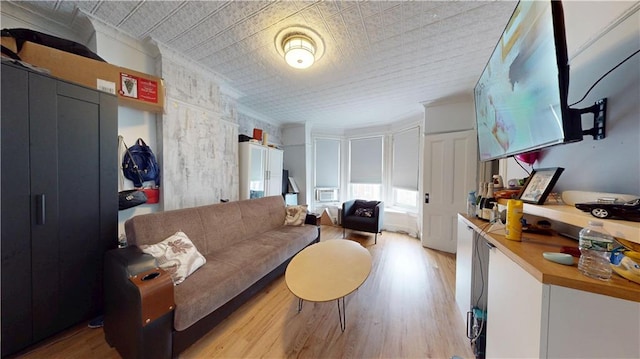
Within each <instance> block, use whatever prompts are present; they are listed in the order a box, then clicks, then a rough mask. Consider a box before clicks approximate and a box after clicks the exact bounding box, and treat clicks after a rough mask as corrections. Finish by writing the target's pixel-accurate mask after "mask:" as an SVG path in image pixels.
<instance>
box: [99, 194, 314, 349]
mask: <svg viewBox="0 0 640 359" xmlns="http://www.w3.org/2000/svg"><path fill="white" fill-rule="evenodd" d="M311 217H313V216H309V218H310V219H309V222H307V223H314V224H315V217H313V218H311ZM284 219H285V203H284V200H283V198H282V197H281V196H273V197H265V198H259V199H252V200H243V201H237V202H228V203H220V204H214V205H208V206H201V207H195V208H187V209H180V210H173V211H165V212H158V213H152V214H146V215H140V216H136V217H133V218H131V219H129V220H127V221H126V222H125V231H126V235H127V241H128V243H129V246H128V247H126V248H123V249H117V250H112V251H109V252H108V253H107V255H106V257H105V276H104V278H105V279H104V280H105V316H104V331H105V339H106V340H107V342H108V343H109V344H110V345H112V346H114V347H115V348H116V349H117V350H118V352H119V353H120V355H122V356H123V357H124V358H147V357H148V358H151V357H153V358H161V357H164V358H166V357H172V356H173V357H176V356H177V355H178V354H179V353H180V352H181V351H183V350H184V349H186V348H187V347H188V346H189V345H191V344H192V343H193V342H195V341H196V340H197V339H199V338H200V337H201V336H202V335H204V334H206V333H207V332H208V331H209V330H211V328H212V327H213V326H215V325H216V324H218V323H219V322H220V321H222V320H223V319H224V318H225V317H227V316H228V315H229V314H231V313H232V312H233V311H234V310H235V309H236V308H238V307H239V306H240V305H241V304H242V303H244V302H245V301H246V300H248V299H249V298H250V297H251V296H252V295H254V294H255V293H257V292H258V291H260V290H261V289H262V288H264V287H265V286H266V285H268V284H269V283H270V282H271V281H272V280H274V279H275V278H277V277H279V276H280V275H282V274H283V273H284V270H285V269H286V265H287V264H288V263H289V261H290V260H291V258H292V257H293V256H294V255H295V254H297V253H298V252H299V251H301V250H302V249H304V248H305V247H306V246H308V245H310V244H312V243H315V242H318V241H319V240H320V229H319V227H318V226H316V225H310V224H305V225H303V226H285V225H283V223H284ZM177 231H182V232H184V233H185V234H187V236H188V237H189V239H191V241H192V242H193V244H194V245H195V246H196V248H197V249H198V251H199V252H200V253H201V254H202V255H203V256H204V257H205V258H206V260H207V262H206V264H205V265H203V266H202V267H200V268H199V269H198V270H196V271H195V272H194V273H193V274H191V275H190V276H189V277H187V278H186V279H185V281H184V282H182V283H181V284H179V285H177V286H175V287H173V300H174V302H175V310H172V311H168V312H167V313H165V314H163V315H161V316H160V317H159V318H157V319H155V320H153V321H150V322H148V323H144V318H142V320H141V316H144V315H145V314H143V312H144V311H145V310H146V309H145V306H146V305H148V304H146V303H152V302H153V301H154V300H156V301H161V298H157V299H153V298H151V299H149V298H145V297H144V296H146V295H148V294H147V292H149V290H146V289H145V290H143V289H142V288H136V287H135V285H132V281H131V280H130V279H131V278H132V277H136V276H137V275H138V274H140V273H143V272H144V271H148V270H149V269H151V270H154V268H155V262H154V260H153V257H150V256H149V255H147V254H144V253H142V252H141V250H140V249H139V248H138V246H139V245H143V244H155V243H157V242H160V241H162V240H164V239H165V238H167V237H169V236H171V235H172V234H174V233H175V232H177ZM151 283H152V282H151ZM157 283H159V282H157ZM171 286H173V284H171ZM169 289H171V288H169ZM147 311H148V309H147Z"/></svg>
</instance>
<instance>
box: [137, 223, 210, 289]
mask: <svg viewBox="0 0 640 359" xmlns="http://www.w3.org/2000/svg"><path fill="white" fill-rule="evenodd" d="M140 249H141V250H142V251H143V252H144V253H147V254H151V255H152V256H153V257H154V258H155V259H156V260H157V261H158V266H160V268H162V269H164V270H166V271H167V272H168V273H169V275H171V279H172V280H173V284H174V285H178V284H180V283H182V282H183V281H184V280H185V279H186V278H187V277H188V276H189V275H191V274H192V273H193V272H195V271H196V270H197V269H198V268H200V267H201V266H202V265H203V264H205V263H206V259H205V258H204V257H203V256H202V254H200V252H198V249H197V248H196V246H194V245H193V243H192V242H191V240H189V237H187V235H186V234H184V233H183V232H176V233H175V234H174V235H172V236H170V237H169V238H167V239H165V240H163V241H162V242H160V243H156V244H153V245H142V246H140Z"/></svg>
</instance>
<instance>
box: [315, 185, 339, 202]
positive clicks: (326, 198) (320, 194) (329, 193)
mask: <svg viewBox="0 0 640 359" xmlns="http://www.w3.org/2000/svg"><path fill="white" fill-rule="evenodd" d="M316 201H318V202H336V201H338V189H337V188H316Z"/></svg>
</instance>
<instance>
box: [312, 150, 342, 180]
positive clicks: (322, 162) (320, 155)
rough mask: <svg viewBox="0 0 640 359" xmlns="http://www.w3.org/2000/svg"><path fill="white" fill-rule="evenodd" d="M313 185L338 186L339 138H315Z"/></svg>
mask: <svg viewBox="0 0 640 359" xmlns="http://www.w3.org/2000/svg"><path fill="white" fill-rule="evenodd" d="M315 160H316V165H315V171H316V172H315V179H316V182H315V186H316V187H323V188H324V187H328V188H338V187H340V140H335V139H316V140H315Z"/></svg>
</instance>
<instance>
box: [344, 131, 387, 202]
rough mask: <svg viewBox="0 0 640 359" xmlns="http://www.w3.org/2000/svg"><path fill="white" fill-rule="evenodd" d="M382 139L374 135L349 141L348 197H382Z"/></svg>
mask: <svg viewBox="0 0 640 359" xmlns="http://www.w3.org/2000/svg"><path fill="white" fill-rule="evenodd" d="M382 140H383V137H382V136H375V137H367V138H358V139H352V140H350V141H349V191H350V196H349V197H350V198H358V199H366V200H380V199H381V198H382V165H383V163H382V158H383V152H382V151H383V141H382Z"/></svg>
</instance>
